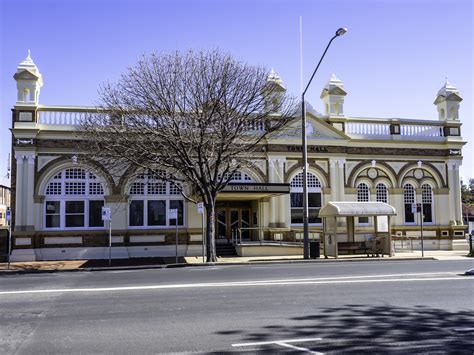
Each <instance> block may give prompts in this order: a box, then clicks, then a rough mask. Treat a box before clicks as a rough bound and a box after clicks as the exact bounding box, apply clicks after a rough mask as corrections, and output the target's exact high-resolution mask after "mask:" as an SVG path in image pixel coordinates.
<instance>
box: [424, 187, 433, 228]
mask: <svg viewBox="0 0 474 355" xmlns="http://www.w3.org/2000/svg"><path fill="white" fill-rule="evenodd" d="M421 203H422V204H423V222H425V223H431V222H433V190H432V188H431V186H430V185H428V184H423V185H422V186H421Z"/></svg>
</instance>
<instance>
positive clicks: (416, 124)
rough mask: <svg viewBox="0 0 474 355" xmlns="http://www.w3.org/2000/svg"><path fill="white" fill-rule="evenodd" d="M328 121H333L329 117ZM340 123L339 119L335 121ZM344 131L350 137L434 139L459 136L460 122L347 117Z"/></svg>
mask: <svg viewBox="0 0 474 355" xmlns="http://www.w3.org/2000/svg"><path fill="white" fill-rule="evenodd" d="M329 123H331V124H332V123H333V122H332V120H331V119H330V118H329ZM337 123H338V124H339V125H341V123H342V122H341V120H340V119H339V120H338V121H337ZM341 127H344V133H346V134H347V135H348V136H349V137H351V138H370V139H382V140H383V139H393V138H392V137H393V136H397V139H413V138H417V139H418V138H421V139H423V138H426V139H434V140H436V139H437V138H438V137H439V138H444V137H449V136H460V135H461V124H457V125H453V124H447V123H446V122H440V121H425V120H409V119H371V118H347V119H346V120H345V121H344V124H343V125H341Z"/></svg>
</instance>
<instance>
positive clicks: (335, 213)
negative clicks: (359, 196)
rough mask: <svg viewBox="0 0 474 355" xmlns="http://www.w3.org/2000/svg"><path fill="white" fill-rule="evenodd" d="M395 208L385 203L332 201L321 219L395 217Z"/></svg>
mask: <svg viewBox="0 0 474 355" xmlns="http://www.w3.org/2000/svg"><path fill="white" fill-rule="evenodd" d="M396 214H397V211H396V210H395V207H393V206H390V205H389V204H387V203H385V202H353V201H341V202H339V201H330V202H328V203H327V204H326V206H324V207H323V208H321V210H320V211H319V217H352V216H354V217H361V216H362V217H364V216H394V215H396Z"/></svg>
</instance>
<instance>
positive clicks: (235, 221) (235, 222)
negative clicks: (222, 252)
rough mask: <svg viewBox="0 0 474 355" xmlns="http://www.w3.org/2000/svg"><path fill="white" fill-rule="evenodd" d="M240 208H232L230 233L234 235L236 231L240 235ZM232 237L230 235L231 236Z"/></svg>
mask: <svg viewBox="0 0 474 355" xmlns="http://www.w3.org/2000/svg"><path fill="white" fill-rule="evenodd" d="M239 227H240V226H239V210H230V233H231V235H233V234H234V233H237V237H238V236H239V235H238V233H239V232H238V230H237V229H238V228H239ZM229 237H230V236H229Z"/></svg>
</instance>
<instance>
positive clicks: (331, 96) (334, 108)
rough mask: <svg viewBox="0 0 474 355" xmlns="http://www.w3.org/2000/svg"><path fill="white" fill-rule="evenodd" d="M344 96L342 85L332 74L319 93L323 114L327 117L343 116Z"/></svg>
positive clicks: (345, 93)
mask: <svg viewBox="0 0 474 355" xmlns="http://www.w3.org/2000/svg"><path fill="white" fill-rule="evenodd" d="M346 95H347V92H346V91H345V90H344V84H343V83H342V81H341V80H339V79H338V78H337V77H336V75H334V74H332V75H331V78H330V79H329V81H328V82H327V84H326V86H325V87H324V89H323V91H322V92H321V99H323V103H324V112H325V114H326V115H327V116H344V96H346Z"/></svg>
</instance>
